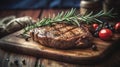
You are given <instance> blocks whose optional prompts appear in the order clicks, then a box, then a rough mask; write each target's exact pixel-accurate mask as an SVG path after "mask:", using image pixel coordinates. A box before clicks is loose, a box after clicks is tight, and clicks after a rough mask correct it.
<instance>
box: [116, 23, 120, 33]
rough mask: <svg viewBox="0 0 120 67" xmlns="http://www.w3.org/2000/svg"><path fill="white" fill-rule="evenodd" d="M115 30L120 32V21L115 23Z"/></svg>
mask: <svg viewBox="0 0 120 67" xmlns="http://www.w3.org/2000/svg"><path fill="white" fill-rule="evenodd" d="M115 31H117V32H120V22H118V23H116V24H115Z"/></svg>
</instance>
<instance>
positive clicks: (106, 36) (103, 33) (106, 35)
mask: <svg viewBox="0 0 120 67" xmlns="http://www.w3.org/2000/svg"><path fill="white" fill-rule="evenodd" d="M112 35H113V33H112V31H111V30H110V29H101V30H100V32H99V37H100V38H101V39H102V40H110V39H111V37H112Z"/></svg>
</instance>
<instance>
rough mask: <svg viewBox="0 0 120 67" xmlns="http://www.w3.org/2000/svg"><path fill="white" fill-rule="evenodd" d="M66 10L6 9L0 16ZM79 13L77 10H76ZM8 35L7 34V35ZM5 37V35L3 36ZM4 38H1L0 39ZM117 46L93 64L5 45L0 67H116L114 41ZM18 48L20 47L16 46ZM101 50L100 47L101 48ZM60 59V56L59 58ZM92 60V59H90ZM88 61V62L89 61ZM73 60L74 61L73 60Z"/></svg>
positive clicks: (118, 55)
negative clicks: (52, 56) (56, 57)
mask: <svg viewBox="0 0 120 67" xmlns="http://www.w3.org/2000/svg"><path fill="white" fill-rule="evenodd" d="M62 10H66V9H59V10H58V9H54V10H53V9H46V10H8V11H9V12H8V11H4V10H3V11H0V14H1V16H0V17H5V16H9V15H15V16H17V17H22V16H31V17H32V18H33V19H35V20H37V18H43V17H48V16H49V14H50V15H52V14H53V13H55V14H57V13H58V12H60V11H62ZM78 13H79V11H78ZM7 37H9V35H8V36H7ZM5 38H6V37H5ZM5 38H1V39H2V40H3V39H5ZM114 44H115V45H116V44H117V45H118V46H115V47H114V49H112V50H111V51H110V52H109V55H108V56H107V57H105V58H104V59H103V60H102V61H100V62H99V63H94V64H86V63H85V64H81V63H76V64H72V63H67V62H61V61H56V60H54V59H45V58H42V57H37V56H34V55H30V54H26V53H24V52H23V53H21V52H16V51H17V50H16V51H15V50H14V48H12V49H13V50H14V51H15V52H14V51H10V50H9V49H10V48H9V47H8V46H6V47H7V48H6V49H8V50H6V49H5V50H4V48H5V45H4V48H3V47H0V48H1V49H0V67H116V66H120V64H119V62H120V52H119V51H120V49H119V44H120V43H119V42H118V43H114ZM18 49H20V48H18ZM101 51H102V49H101ZM59 59H61V58H59ZM90 61H91V62H92V60H90ZM90 61H89V62H90ZM73 62H74V61H73Z"/></svg>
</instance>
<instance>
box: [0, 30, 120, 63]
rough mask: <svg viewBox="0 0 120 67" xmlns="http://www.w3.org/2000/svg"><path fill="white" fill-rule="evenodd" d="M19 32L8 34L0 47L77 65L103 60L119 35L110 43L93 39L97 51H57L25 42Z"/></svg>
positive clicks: (31, 42)
mask: <svg viewBox="0 0 120 67" xmlns="http://www.w3.org/2000/svg"><path fill="white" fill-rule="evenodd" d="M20 32H21V31H18V32H16V33H13V34H10V35H8V36H6V37H4V38H2V39H1V40H0V47H1V48H3V49H5V50H7V51H12V52H16V53H22V54H26V55H32V56H35V57H38V58H47V59H52V60H57V61H62V62H69V63H79V64H93V63H96V62H99V61H101V60H103V59H104V58H105V57H107V55H109V53H110V52H111V51H112V49H113V48H115V46H116V45H119V44H117V43H119V42H118V40H120V34H114V37H113V39H112V40H111V41H103V40H101V39H99V38H94V41H93V42H94V43H95V44H96V45H97V47H98V50H97V51H93V50H92V49H91V48H87V49H70V50H59V49H54V48H49V47H45V46H41V45H40V44H38V43H36V42H34V41H32V39H31V40H30V41H25V39H23V38H21V37H18V35H19V34H20Z"/></svg>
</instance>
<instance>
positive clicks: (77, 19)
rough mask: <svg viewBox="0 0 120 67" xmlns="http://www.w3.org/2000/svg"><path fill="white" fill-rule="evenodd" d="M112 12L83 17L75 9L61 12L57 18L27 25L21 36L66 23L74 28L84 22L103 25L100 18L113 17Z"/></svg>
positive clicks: (43, 19)
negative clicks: (47, 26)
mask: <svg viewBox="0 0 120 67" xmlns="http://www.w3.org/2000/svg"><path fill="white" fill-rule="evenodd" d="M111 12H112V10H110V11H108V12H104V11H103V10H101V11H100V12H98V13H97V14H93V12H90V13H88V14H87V13H86V14H85V15H80V14H76V9H73V8H72V9H71V10H70V11H66V12H63V11H62V12H61V13H58V14H57V16H54V14H53V17H52V18H50V17H49V18H42V19H41V20H40V21H38V22H37V23H35V24H29V25H28V26H26V27H25V28H24V32H23V34H26V33H27V32H28V31H29V30H31V29H33V28H37V27H41V26H46V25H51V24H53V23H60V22H62V21H65V22H62V23H68V24H73V25H76V26H80V23H82V22H84V23H86V24H91V23H92V22H98V23H103V22H102V21H101V20H99V18H100V17H112V18H113V17H114V15H113V14H112V13H111Z"/></svg>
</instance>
